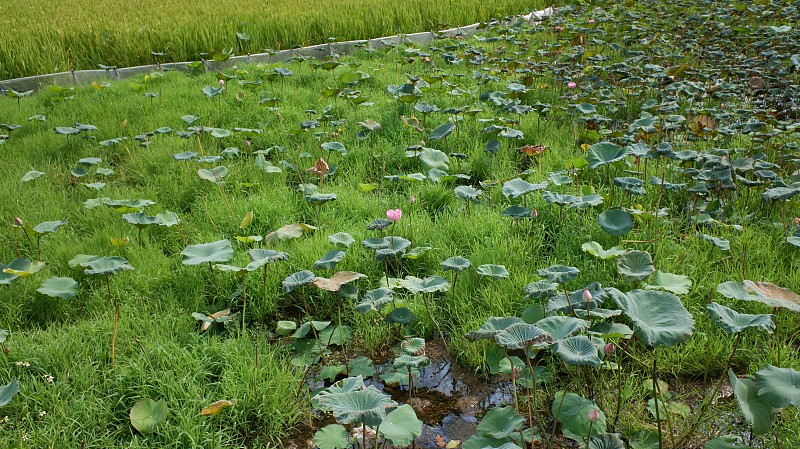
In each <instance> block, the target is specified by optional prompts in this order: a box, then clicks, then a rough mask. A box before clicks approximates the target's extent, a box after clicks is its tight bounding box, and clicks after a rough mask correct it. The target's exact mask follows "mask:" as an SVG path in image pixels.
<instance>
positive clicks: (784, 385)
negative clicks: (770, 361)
mask: <svg viewBox="0 0 800 449" xmlns="http://www.w3.org/2000/svg"><path fill="white" fill-rule="evenodd" d="M754 377H755V379H756V386H757V387H758V397H759V398H760V399H761V400H762V401H764V402H766V403H767V404H770V405H772V406H773V407H775V408H784V407H786V406H787V405H789V404H792V405H794V406H795V407H800V371H795V370H793V369H791V368H778V367H775V366H772V365H767V366H766V367H764V368H762V369H760V370H758V371H757V372H756V374H755V376H754Z"/></svg>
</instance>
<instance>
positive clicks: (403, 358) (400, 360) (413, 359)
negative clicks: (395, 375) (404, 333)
mask: <svg viewBox="0 0 800 449" xmlns="http://www.w3.org/2000/svg"><path fill="white" fill-rule="evenodd" d="M430 363H431V361H430V359H428V358H427V357H425V356H424V355H410V354H401V355H399V356H397V358H395V359H394V362H392V366H393V367H394V368H395V369H399V370H402V369H403V368H406V369H407V368H408V367H409V366H410V367H412V368H422V367H425V366H428V365H430Z"/></svg>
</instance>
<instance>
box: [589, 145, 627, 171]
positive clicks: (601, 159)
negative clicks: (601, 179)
mask: <svg viewBox="0 0 800 449" xmlns="http://www.w3.org/2000/svg"><path fill="white" fill-rule="evenodd" d="M627 155H628V152H627V150H625V149H624V148H622V147H621V146H619V145H617V144H614V143H611V142H598V143H596V144H594V145H592V146H591V147H589V152H588V154H587V155H586V162H588V163H589V168H591V169H592V170H595V169H596V168H597V167H600V166H603V165H606V164H610V163H613V162H617V161H621V160H622V159H625V156H627Z"/></svg>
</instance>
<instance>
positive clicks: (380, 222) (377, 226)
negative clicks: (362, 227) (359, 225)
mask: <svg viewBox="0 0 800 449" xmlns="http://www.w3.org/2000/svg"><path fill="white" fill-rule="evenodd" d="M392 223H393V222H392V221H391V220H387V219H385V218H376V219H375V220H373V221H372V223H370V224H368V225H367V231H382V230H384V229H386V228H388V227H389V226H391V225H392Z"/></svg>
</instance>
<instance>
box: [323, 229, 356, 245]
mask: <svg viewBox="0 0 800 449" xmlns="http://www.w3.org/2000/svg"><path fill="white" fill-rule="evenodd" d="M328 241H329V242H331V243H332V244H333V245H334V246H337V247H339V248H350V245H352V244H353V243H355V239H353V236H352V235H350V234H348V233H346V232H337V233H336V234H333V235H329V236H328Z"/></svg>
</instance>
